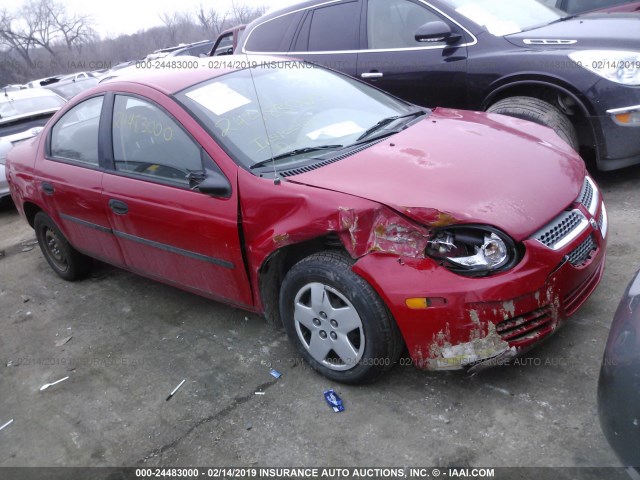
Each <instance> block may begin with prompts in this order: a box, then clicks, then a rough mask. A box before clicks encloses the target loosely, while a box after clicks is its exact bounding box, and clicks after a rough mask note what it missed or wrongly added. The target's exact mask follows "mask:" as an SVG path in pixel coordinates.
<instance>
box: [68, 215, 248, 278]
mask: <svg viewBox="0 0 640 480" xmlns="http://www.w3.org/2000/svg"><path fill="white" fill-rule="evenodd" d="M60 217H62V218H63V219H64V220H68V221H70V222H73V223H77V224H79V225H82V226H84V227H88V228H93V229H96V230H99V231H101V232H103V233H111V234H113V235H115V236H116V237H119V238H124V239H125V240H131V241H133V242H137V243H141V244H142V245H147V246H149V247H154V248H157V249H159V250H164V251H165V252H170V253H176V254H178V255H182V256H183V257H188V258H193V259H195V260H200V261H203V262H207V263H211V264H213V265H217V266H219V267H224V268H228V269H230V270H233V269H234V268H235V265H234V264H233V263H231V262H229V261H227V260H222V259H220V258H216V257H210V256H208V255H203V254H201V253H196V252H192V251H190V250H184V249H182V248H178V247H174V246H172V245H167V244H165V243H160V242H156V241H154V240H149V239H147V238H141V237H137V236H135V235H130V234H128V233H124V232H120V231H118V230H113V229H111V228H108V227H104V226H102V225H98V224H95V223H92V222H88V221H86V220H82V219H80V218H76V217H73V216H71V215H67V214H66V213H60Z"/></svg>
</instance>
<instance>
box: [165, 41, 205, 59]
mask: <svg viewBox="0 0 640 480" xmlns="http://www.w3.org/2000/svg"><path fill="white" fill-rule="evenodd" d="M213 44H214V42H212V41H210V40H203V41H201V42H195V43H192V44H189V45H187V46H185V47H183V48H180V49H177V50H174V51H172V52H170V53H169V54H168V55H167V57H206V56H208V55H209V52H210V51H211V48H212V47H213Z"/></svg>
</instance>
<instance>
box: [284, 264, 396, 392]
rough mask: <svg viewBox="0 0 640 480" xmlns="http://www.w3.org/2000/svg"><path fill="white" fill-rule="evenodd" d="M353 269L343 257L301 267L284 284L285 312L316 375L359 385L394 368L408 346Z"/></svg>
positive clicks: (292, 334)
mask: <svg viewBox="0 0 640 480" xmlns="http://www.w3.org/2000/svg"><path fill="white" fill-rule="evenodd" d="M352 263H353V262H352V261H351V259H350V258H349V257H346V256H345V255H342V254H340V253H337V252H321V253H316V254H314V255H311V256H309V257H307V258H305V259H303V260H301V261H300V262H298V263H297V264H296V265H294V266H293V267H292V268H291V270H289V272H288V273H287V275H286V276H285V278H284V280H283V282H282V287H281V290H280V312H281V315H282V322H283V324H284V328H285V331H286V332H287V335H288V336H289V339H290V340H291V341H292V343H293V344H294V345H295V346H296V348H297V350H298V351H299V352H300V354H301V355H302V357H303V358H304V359H305V360H306V361H307V362H308V363H309V364H310V365H311V366H312V367H313V368H314V369H315V370H317V371H318V372H320V373H321V374H322V375H324V376H325V377H327V378H329V379H331V380H334V381H336V382H341V383H350V384H359V383H369V382H372V381H374V380H376V379H377V378H378V377H379V376H380V375H382V374H383V373H385V372H386V371H387V370H389V369H390V368H391V367H393V366H394V365H395V363H396V362H397V361H398V359H399V357H400V354H401V352H402V348H403V346H404V343H403V341H402V336H401V334H400V331H399V329H398V326H397V325H396V322H395V320H394V319H393V317H392V316H391V313H390V312H389V310H388V309H387V307H386V305H385V304H384V302H383V301H382V299H381V298H380V297H379V296H378V294H377V293H376V292H375V290H374V289H373V288H372V287H371V285H369V284H368V283H367V282H366V281H365V280H364V279H363V278H362V277H360V276H358V275H356V274H355V273H354V272H353V271H352V270H351V266H352ZM334 349H335V350H334Z"/></svg>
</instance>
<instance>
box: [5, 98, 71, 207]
mask: <svg viewBox="0 0 640 480" xmlns="http://www.w3.org/2000/svg"><path fill="white" fill-rule="evenodd" d="M65 102H66V100H65V99H64V98H62V97H61V96H60V95H58V94H56V93H54V92H52V91H51V90H47V89H44V88H33V89H27V90H18V91H9V90H8V89H7V90H4V91H0V201H1V200H3V199H4V198H5V197H7V196H9V186H8V184H7V177H6V174H5V169H4V163H5V159H6V157H7V153H8V152H9V150H11V148H12V147H13V146H14V145H15V144H16V143H19V142H21V141H23V140H27V139H29V138H32V137H34V136H36V135H37V134H39V133H40V131H41V130H42V127H44V125H45V124H46V123H47V121H48V120H49V119H50V118H51V117H52V116H53V114H54V113H56V112H57V111H58V110H59V109H60V107H62V106H63V105H64V104H65Z"/></svg>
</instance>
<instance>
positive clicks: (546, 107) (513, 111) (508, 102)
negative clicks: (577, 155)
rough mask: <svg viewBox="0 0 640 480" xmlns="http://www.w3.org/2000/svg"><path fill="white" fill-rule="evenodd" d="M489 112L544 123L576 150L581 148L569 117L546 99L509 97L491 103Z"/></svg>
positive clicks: (539, 123)
mask: <svg viewBox="0 0 640 480" xmlns="http://www.w3.org/2000/svg"><path fill="white" fill-rule="evenodd" d="M487 112H489V113H499V114H501V115H507V116H509V117H515V118H520V119H522V120H528V121H530V122H533V123H537V124H538V125H544V126H545V127H549V128H551V129H553V130H555V132H556V133H557V134H558V135H559V136H560V138H562V139H563V140H564V141H565V142H567V143H568V144H569V145H570V146H571V148H573V149H574V150H576V151H578V150H579V148H580V145H579V143H578V134H577V133H576V129H575V127H574V126H573V124H572V123H571V120H569V117H567V116H566V115H565V114H564V113H562V112H561V111H560V109H558V108H556V107H555V106H553V105H551V104H550V103H548V102H545V101H544V100H540V99H538V98H534V97H509V98H505V99H504V100H500V101H499V102H496V103H494V104H493V105H491V106H490V107H489V108H488V109H487Z"/></svg>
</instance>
